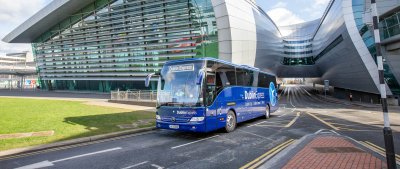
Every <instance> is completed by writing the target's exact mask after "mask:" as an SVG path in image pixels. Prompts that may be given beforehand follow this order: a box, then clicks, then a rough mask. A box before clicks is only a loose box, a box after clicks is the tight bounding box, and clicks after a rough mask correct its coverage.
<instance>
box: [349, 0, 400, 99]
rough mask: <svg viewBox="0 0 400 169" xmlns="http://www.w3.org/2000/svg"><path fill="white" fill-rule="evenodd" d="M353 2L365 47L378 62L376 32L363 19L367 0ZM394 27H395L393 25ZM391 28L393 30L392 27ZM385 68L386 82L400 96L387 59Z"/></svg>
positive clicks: (355, 16)
mask: <svg viewBox="0 0 400 169" xmlns="http://www.w3.org/2000/svg"><path fill="white" fill-rule="evenodd" d="M352 2H353V14H354V19H355V21H356V26H357V28H358V30H359V33H360V35H361V37H362V39H363V41H364V43H365V45H366V46H367V48H368V50H369V52H370V53H371V55H372V57H374V60H375V62H376V48H375V38H374V34H373V32H374V30H373V29H372V28H371V27H369V26H368V25H367V24H366V23H364V21H363V18H362V17H363V13H364V12H365V0H353V1H352ZM396 17H397V16H396ZM389 20H393V19H388V21H389ZM397 21H398V20H397ZM384 22H386V20H384ZM389 22H390V21H389ZM381 24H382V22H381ZM397 24H398V22H397ZM392 26H394V25H392ZM390 28H392V27H390ZM385 30H388V27H387V28H386V29H383V31H385ZM388 35H389V34H388ZM384 37H385V35H384ZM383 68H384V76H385V81H386V83H387V84H388V86H389V88H390V89H391V90H392V92H393V93H394V94H400V85H399V84H398V83H397V80H396V78H395V77H394V75H393V73H392V71H391V69H390V67H389V65H388V64H387V62H386V60H385V59H384V61H383Z"/></svg>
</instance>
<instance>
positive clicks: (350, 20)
mask: <svg viewBox="0 0 400 169" xmlns="http://www.w3.org/2000/svg"><path fill="white" fill-rule="evenodd" d="M351 7H352V6H351V0H343V1H342V0H336V1H334V3H333V4H332V7H331V8H330V10H329V11H328V13H327V15H326V17H325V19H324V20H323V21H322V23H321V26H320V27H319V29H318V31H317V33H316V35H315V37H314V50H315V51H316V52H317V53H319V52H321V51H323V50H324V49H325V48H326V47H328V45H329V44H330V43H331V42H332V41H334V39H335V38H337V37H338V36H342V38H343V41H342V42H340V43H339V44H337V45H336V46H335V47H334V48H332V49H331V50H330V51H329V52H327V53H326V54H325V55H324V56H322V57H321V58H320V59H318V60H317V61H316V65H317V66H318V68H319V70H321V72H322V73H323V75H322V77H321V79H322V80H330V83H331V85H332V86H335V87H340V88H346V89H352V90H357V91H364V92H369V93H379V91H378V83H377V78H375V76H376V75H377V73H378V71H377V67H376V65H375V62H374V61H373V59H372V57H371V55H370V54H369V52H368V50H367V49H366V46H365V45H364V43H363V41H362V39H361V36H360V35H359V33H358V30H357V28H356V26H355V21H354V16H353V12H352V11H351V10H352V9H351ZM349 10H350V11H349Z"/></svg>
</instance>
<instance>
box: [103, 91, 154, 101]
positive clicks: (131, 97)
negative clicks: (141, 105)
mask: <svg viewBox="0 0 400 169" xmlns="http://www.w3.org/2000/svg"><path fill="white" fill-rule="evenodd" d="M111 100H118V101H139V102H140V101H142V102H155V101H156V100H157V91H153V90H127V91H119V90H117V91H111Z"/></svg>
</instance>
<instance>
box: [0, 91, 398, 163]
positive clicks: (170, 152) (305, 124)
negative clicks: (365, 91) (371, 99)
mask: <svg viewBox="0 0 400 169" xmlns="http://www.w3.org/2000/svg"><path fill="white" fill-rule="evenodd" d="M279 102H280V109H279V111H277V112H275V113H274V114H273V115H272V117H271V118H270V119H267V120H265V119H262V118H259V119H255V120H252V121H248V122H245V123H241V124H239V125H238V128H237V129H236V131H234V132H232V133H224V132H223V131H216V132H213V133H209V134H194V133H183V132H176V131H169V130H155V131H150V132H146V133H141V134H136V135H129V136H124V137H120V138H115V139H111V140H103V141H99V142H95V143H91V144H87V145H76V146H71V147H62V148H58V149H55V150H49V151H45V152H39V153H33V154H31V155H22V156H18V157H10V158H1V157H0V168H2V169H7V168H18V167H25V168H71V169H72V168H74V169H76V168H116V169H128V168H135V169H136V168H137V169H140V168H158V169H161V168H182V169H183V168H201V169H203V168H240V167H242V166H245V167H249V166H250V164H254V163H255V162H257V161H256V160H257V159H258V160H259V159H260V158H259V157H260V156H261V157H265V156H266V155H268V154H271V152H273V151H274V152H276V151H278V150H279V149H280V148H282V145H283V144H282V143H287V142H288V141H290V140H292V139H293V140H297V139H300V138H301V137H303V136H305V135H307V134H312V133H315V132H318V131H321V129H327V130H329V131H333V132H337V133H339V134H342V135H346V136H349V137H351V138H353V139H355V140H357V141H360V143H368V144H370V145H376V146H379V147H384V144H383V138H382V136H383V135H382V127H381V126H382V114H381V112H380V107H378V106H375V107H372V108H367V107H362V106H356V105H348V104H342V103H340V102H338V103H336V102H330V101H329V102H328V101H324V100H322V99H321V98H320V97H317V96H316V95H313V94H312V92H311V88H310V87H305V86H287V87H285V88H284V90H283V92H282V95H281V96H280V99H279ZM396 111H397V110H396ZM391 118H392V125H393V130H394V135H395V145H400V133H399V131H400V113H399V112H397V113H393V114H391ZM367 141H368V142H367ZM377 149H378V148H377ZM396 152H400V147H399V146H397V147H396ZM397 154H399V153H397Z"/></svg>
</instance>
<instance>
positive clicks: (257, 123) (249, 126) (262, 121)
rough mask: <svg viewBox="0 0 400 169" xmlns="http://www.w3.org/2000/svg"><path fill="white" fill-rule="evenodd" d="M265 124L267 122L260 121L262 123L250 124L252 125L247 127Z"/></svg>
mask: <svg viewBox="0 0 400 169" xmlns="http://www.w3.org/2000/svg"><path fill="white" fill-rule="evenodd" d="M265 122H267V121H262V122H259V123H256V124H252V125H250V126H247V127H253V126H256V125H259V124H262V123H265Z"/></svg>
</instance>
